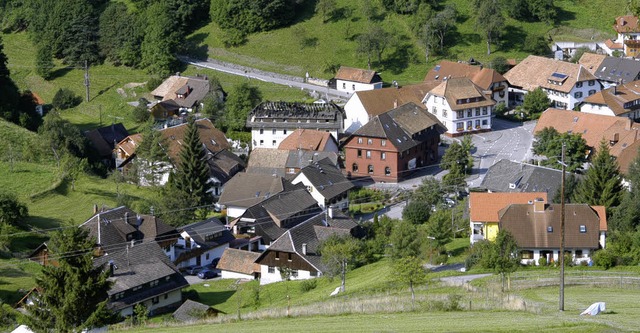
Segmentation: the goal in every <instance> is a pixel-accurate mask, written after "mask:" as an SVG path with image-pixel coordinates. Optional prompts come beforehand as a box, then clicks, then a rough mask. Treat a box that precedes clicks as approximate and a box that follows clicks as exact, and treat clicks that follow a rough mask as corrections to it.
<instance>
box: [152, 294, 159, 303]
mask: <svg viewBox="0 0 640 333" xmlns="http://www.w3.org/2000/svg"><path fill="white" fill-rule="evenodd" d="M158 303H160V297H158V296H156V297H154V298H152V299H151V304H158Z"/></svg>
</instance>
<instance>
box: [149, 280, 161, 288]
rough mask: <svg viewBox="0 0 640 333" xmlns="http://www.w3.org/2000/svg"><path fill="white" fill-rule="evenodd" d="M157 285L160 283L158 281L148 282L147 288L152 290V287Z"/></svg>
mask: <svg viewBox="0 0 640 333" xmlns="http://www.w3.org/2000/svg"><path fill="white" fill-rule="evenodd" d="M158 283H160V281H159V280H153V281H151V282H149V287H151V288H153V287H155V286H157V285H158Z"/></svg>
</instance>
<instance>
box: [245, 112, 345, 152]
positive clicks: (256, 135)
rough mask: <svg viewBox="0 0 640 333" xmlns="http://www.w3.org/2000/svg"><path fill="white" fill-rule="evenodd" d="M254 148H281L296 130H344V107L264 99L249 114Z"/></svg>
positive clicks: (334, 132)
mask: <svg viewBox="0 0 640 333" xmlns="http://www.w3.org/2000/svg"><path fill="white" fill-rule="evenodd" d="M247 118H248V119H247V127H248V128H251V147H252V148H257V147H261V148H274V149H275V148H278V146H279V145H280V143H281V142H282V141H283V140H284V139H285V138H286V137H287V136H288V135H289V134H291V133H292V132H293V131H295V130H297V129H311V130H316V131H323V132H329V133H331V135H333V137H334V138H338V135H339V134H340V133H342V128H343V123H344V110H342V109H341V108H340V107H338V106H337V105H335V104H333V103H311V104H305V103H289V102H263V103H261V104H260V105H258V106H256V107H255V108H254V109H253V110H252V111H251V113H250V114H249V115H248V117H247Z"/></svg>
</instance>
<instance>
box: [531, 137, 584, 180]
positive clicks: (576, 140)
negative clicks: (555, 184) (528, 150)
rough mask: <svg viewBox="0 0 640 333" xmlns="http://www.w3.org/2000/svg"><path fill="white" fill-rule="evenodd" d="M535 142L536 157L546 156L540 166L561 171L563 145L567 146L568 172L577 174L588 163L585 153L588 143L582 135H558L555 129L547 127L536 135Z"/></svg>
mask: <svg viewBox="0 0 640 333" xmlns="http://www.w3.org/2000/svg"><path fill="white" fill-rule="evenodd" d="M534 137H535V141H534V142H533V152H534V153H535V154H536V155H541V156H545V157H546V159H544V160H542V161H541V162H540V164H542V165H544V166H548V167H550V168H554V169H561V168H562V165H560V163H558V161H560V158H561V156H562V143H563V142H564V143H565V145H566V149H565V163H566V164H567V171H568V172H575V171H576V170H578V169H579V168H581V167H582V164H583V163H584V162H586V159H585V153H586V151H587V142H586V141H585V140H584V139H583V138H582V136H581V135H580V134H573V133H562V134H560V133H558V131H557V130H556V129H555V128H553V127H546V128H544V129H542V130H541V131H539V132H538V133H536V134H535V136H534Z"/></svg>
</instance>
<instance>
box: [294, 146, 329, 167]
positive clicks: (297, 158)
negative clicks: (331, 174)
mask: <svg viewBox="0 0 640 333" xmlns="http://www.w3.org/2000/svg"><path fill="white" fill-rule="evenodd" d="M323 159H328V160H329V161H330V163H331V164H333V165H334V166H336V167H337V166H338V154H336V153H334V152H332V151H310V150H290V151H289V156H288V157H287V162H286V163H285V168H298V169H302V168H304V167H306V166H307V165H310V164H312V163H313V162H317V161H320V160H323Z"/></svg>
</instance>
